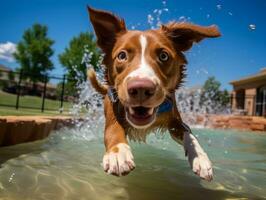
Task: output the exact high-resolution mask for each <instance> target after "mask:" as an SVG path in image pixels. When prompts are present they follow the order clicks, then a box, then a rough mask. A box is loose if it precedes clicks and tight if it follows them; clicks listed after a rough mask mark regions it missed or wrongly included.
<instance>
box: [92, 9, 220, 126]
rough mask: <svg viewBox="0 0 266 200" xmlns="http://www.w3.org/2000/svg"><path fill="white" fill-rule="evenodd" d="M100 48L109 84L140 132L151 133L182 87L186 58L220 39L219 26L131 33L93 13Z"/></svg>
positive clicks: (109, 16)
mask: <svg viewBox="0 0 266 200" xmlns="http://www.w3.org/2000/svg"><path fill="white" fill-rule="evenodd" d="M88 11H89V14H90V20H91V22H92V25H93V27H94V30H95V33H96V36H97V44H98V46H99V47H100V48H101V49H102V50H103V52H104V53H105V56H104V60H103V62H104V64H105V66H106V70H107V74H106V75H107V81H108V84H109V85H110V86H113V87H114V88H115V90H116V91H117V95H118V98H119V100H120V102H121V103H122V104H123V106H124V107H125V112H126V119H127V121H128V122H129V123H130V124H131V125H132V126H133V127H135V128H146V127H148V126H150V125H151V124H152V123H153V122H154V121H155V118H156V111H157V108H158V106H159V105H160V104H162V103H163V102H164V100H165V99H166V98H167V96H169V95H170V94H171V93H172V92H174V91H175V89H176V88H177V87H178V86H179V85H180V83H181V82H182V78H183V76H184V66H185V64H186V59H185V56H184V54H183V52H184V51H187V50H188V49H190V48H191V46H192V45H193V43H194V42H199V41H201V40H202V39H204V38H211V37H218V36H220V33H219V31H218V29H217V27H216V26H209V27H202V26H197V25H193V24H189V23H176V22H171V23H168V24H166V25H162V26H161V28H159V29H157V30H147V31H136V30H127V29H126V25H125V22H124V20H122V19H120V18H118V17H117V16H115V15H113V14H111V13H108V12H105V11H99V10H95V9H92V8H89V7H88Z"/></svg>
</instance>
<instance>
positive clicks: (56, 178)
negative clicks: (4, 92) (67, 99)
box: [0, 128, 266, 200]
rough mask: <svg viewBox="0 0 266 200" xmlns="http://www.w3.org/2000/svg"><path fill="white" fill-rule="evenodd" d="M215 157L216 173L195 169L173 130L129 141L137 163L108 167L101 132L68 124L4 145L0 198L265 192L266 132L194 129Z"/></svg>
mask: <svg viewBox="0 0 266 200" xmlns="http://www.w3.org/2000/svg"><path fill="white" fill-rule="evenodd" d="M193 133H194V135H196V136H197V137H198V138H199V140H200V143H201V144H202V146H203V147H204V149H205V150H206V152H207V153H208V155H209V157H210V159H211V160H212V162H213V164H214V180H213V181H212V182H210V183H209V182H206V181H203V180H200V179H199V178H198V177H197V176H196V175H194V174H193V172H192V171H191V169H190V167H189V164H188V162H187V160H186V158H185V156H184V152H183V148H182V147H181V146H179V145H178V144H176V143H175V142H174V141H172V140H171V139H170V137H169V135H168V134H165V135H154V134H153V135H150V136H149V138H148V140H147V143H146V144H144V143H141V144H139V143H134V142H131V144H130V145H131V147H132V150H133V155H134V157H135V163H136V165H137V167H136V169H135V170H134V171H133V172H132V173H130V174H129V175H128V176H125V177H120V178H118V177H114V176H111V175H107V174H105V173H104V172H103V169H102V166H101V161H102V156H103V153H104V145H103V133H102V130H101V129H97V130H96V131H95V129H94V131H93V130H91V129H87V128H79V129H64V130H60V131H57V132H54V133H53V134H51V135H50V136H49V137H48V138H47V139H45V140H42V141H37V142H32V143H27V144H20V145H16V146H11V147H5V148H1V149H0V163H1V168H0V199H49V200H52V199H56V200H60V199H78V200H80V199H89V200H94V199H99V200H109V199H110V200H111V199H132V200H135V199H136V200H150V199H151V200H159V199H165V200H168V199H169V200H172V199H263V198H266V135H265V133H249V132H239V131H233V130H227V131H223V130H210V129H194V130H193Z"/></svg>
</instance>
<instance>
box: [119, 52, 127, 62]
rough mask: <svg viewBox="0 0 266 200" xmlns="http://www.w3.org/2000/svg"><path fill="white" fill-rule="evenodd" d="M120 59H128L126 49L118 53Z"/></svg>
mask: <svg viewBox="0 0 266 200" xmlns="http://www.w3.org/2000/svg"><path fill="white" fill-rule="evenodd" d="M117 58H118V60H120V61H125V60H127V53H126V52H125V51H121V52H120V53H119V54H118V55H117Z"/></svg>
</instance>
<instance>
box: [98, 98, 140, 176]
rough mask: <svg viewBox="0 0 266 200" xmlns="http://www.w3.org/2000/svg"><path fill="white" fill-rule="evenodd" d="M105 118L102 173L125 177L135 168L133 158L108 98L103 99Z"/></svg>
mask: <svg viewBox="0 0 266 200" xmlns="http://www.w3.org/2000/svg"><path fill="white" fill-rule="evenodd" d="M105 118H106V123H105V134H104V142H105V147H106V153H105V155H104V157H103V168H104V171H105V172H107V173H108V174H113V175H116V176H121V175H126V174H128V173H129V172H130V171H131V170H133V169H134V168H135V163H134V158H133V155H132V153H131V149H130V146H129V145H128V142H127V140H126V135H125V130H124V128H123V127H122V126H121V124H120V123H119V122H118V121H117V119H116V117H115V113H114V111H113V105H112V104H111V103H110V101H109V99H108V97H107V98H105Z"/></svg>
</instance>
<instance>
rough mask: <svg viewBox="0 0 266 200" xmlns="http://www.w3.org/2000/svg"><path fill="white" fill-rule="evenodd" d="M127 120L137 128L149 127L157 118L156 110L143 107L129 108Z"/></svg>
mask: <svg viewBox="0 0 266 200" xmlns="http://www.w3.org/2000/svg"><path fill="white" fill-rule="evenodd" d="M126 113H127V119H128V120H130V122H131V123H132V124H134V125H135V126H138V127H141V126H147V125H149V124H151V123H152V122H153V121H154V119H155V117H156V108H148V107H143V106H137V107H127V108H126Z"/></svg>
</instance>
